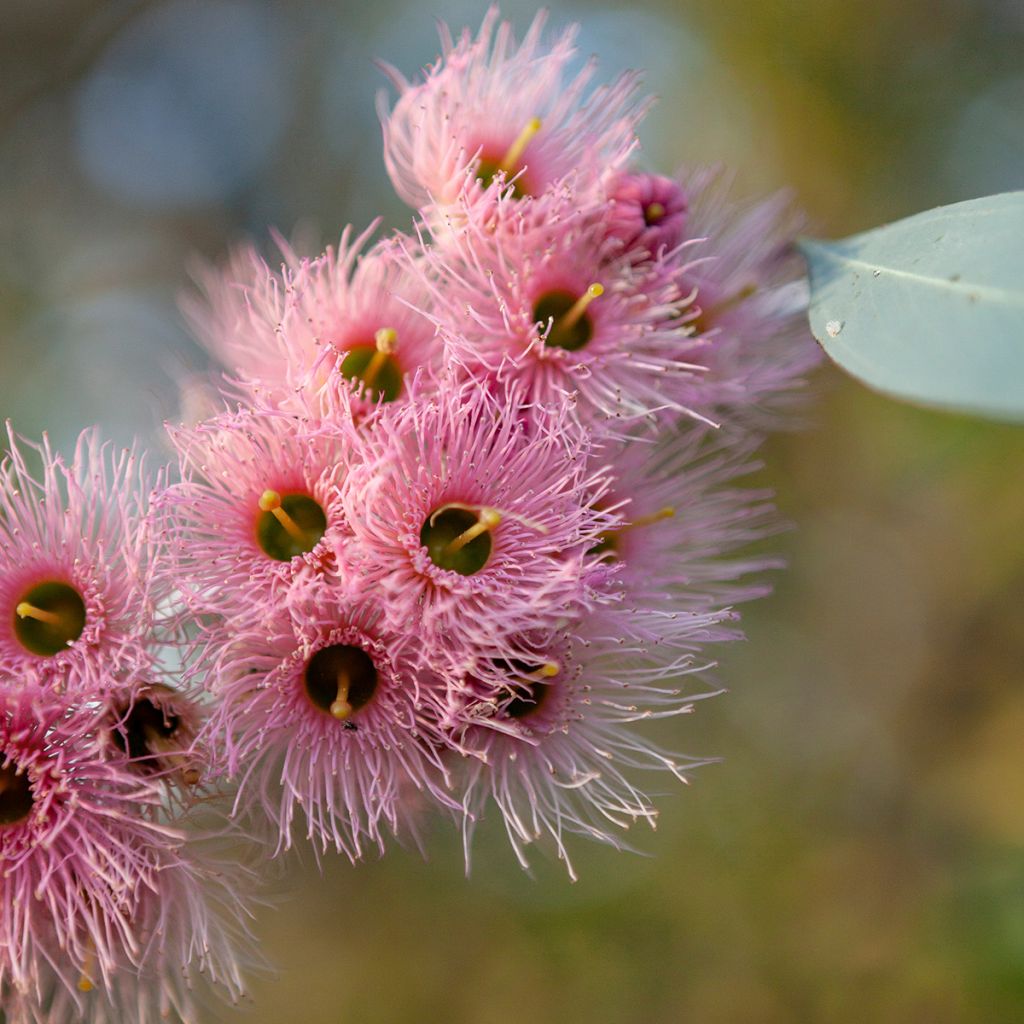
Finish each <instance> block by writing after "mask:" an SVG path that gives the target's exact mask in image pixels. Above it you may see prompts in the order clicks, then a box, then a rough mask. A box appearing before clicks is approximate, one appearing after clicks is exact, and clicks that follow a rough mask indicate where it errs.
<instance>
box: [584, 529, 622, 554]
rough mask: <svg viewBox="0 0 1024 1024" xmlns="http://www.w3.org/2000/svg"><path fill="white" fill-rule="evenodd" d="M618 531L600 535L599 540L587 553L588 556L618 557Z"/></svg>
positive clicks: (609, 531)
mask: <svg viewBox="0 0 1024 1024" xmlns="http://www.w3.org/2000/svg"><path fill="white" fill-rule="evenodd" d="M618 541H619V533H618V530H608V531H607V532H605V533H602V534H601V539H600V540H599V541H598V542H597V543H596V544H595V545H594V546H593V547H592V548H591V549H590V550H589V551H588V552H587V554H590V555H608V556H609V557H610V558H616V557H618Z"/></svg>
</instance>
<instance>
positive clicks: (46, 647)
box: [14, 580, 85, 658]
mask: <svg viewBox="0 0 1024 1024" xmlns="http://www.w3.org/2000/svg"><path fill="white" fill-rule="evenodd" d="M83 629H85V602H84V601H83V600H82V595H81V594H79V592H78V591H77V590H75V588H74V587H72V586H71V585H70V584H68V583H61V582H58V581H56V580H49V581H47V582H46V583H38V584H36V586H34V587H32V588H31V589H30V590H27V591H26V592H25V593H24V594H23V595H22V598H21V600H20V601H19V602H18V604H17V606H16V608H15V610H14V635H15V636H16V637H17V639H18V642H19V643H20V644H21V646H22V647H24V648H25V650H27V651H29V652H30V653H32V654H38V655H40V656H41V657H46V658H48V657H52V656H53V655H54V654H59V653H60V652H61V651H66V650H67V649H68V646H69V645H70V644H73V643H74V642H75V641H76V640H77V639H78V638H79V637H80V636H81V635H82V630H83Z"/></svg>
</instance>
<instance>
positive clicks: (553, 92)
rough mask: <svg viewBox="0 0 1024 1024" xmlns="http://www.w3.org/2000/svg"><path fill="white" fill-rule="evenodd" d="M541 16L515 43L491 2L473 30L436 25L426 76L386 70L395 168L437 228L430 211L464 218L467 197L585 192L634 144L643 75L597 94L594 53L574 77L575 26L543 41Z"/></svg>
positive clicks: (382, 106) (397, 182) (404, 191)
mask: <svg viewBox="0 0 1024 1024" xmlns="http://www.w3.org/2000/svg"><path fill="white" fill-rule="evenodd" d="M546 19H547V16H546V14H545V13H544V12H541V13H540V14H538V15H537V17H536V18H535V19H534V21H533V23H532V24H531V26H530V28H529V30H528V31H527V33H526V35H525V37H524V38H523V41H522V42H521V43H519V44H517V43H516V40H515V38H514V36H513V33H512V27H511V25H510V24H509V23H508V22H499V13H498V9H497V8H496V7H492V8H490V10H489V11H488V12H487V14H486V16H485V17H484V20H483V24H482V26H481V28H480V33H479V35H478V36H477V37H476V38H473V36H472V35H471V33H470V32H469V30H468V29H465V30H464V31H463V32H462V34H461V36H460V37H459V38H458V39H457V40H455V39H453V38H452V36H451V34H450V31H449V29H448V28H447V26H445V25H442V26H441V46H442V55H441V57H440V59H439V60H438V61H437V62H436V63H435V64H434V65H433V66H431V67H429V68H428V69H427V70H426V72H425V73H424V77H423V80H422V81H420V82H417V83H410V82H409V81H407V80H406V79H405V78H404V76H403V75H402V74H401V73H400V72H399V71H397V70H396V69H394V68H392V67H390V66H387V65H385V66H384V67H385V70H386V71H387V72H388V74H389V76H390V78H391V80H392V82H393V83H394V85H395V87H396V88H397V89H398V92H399V97H398V100H397V102H396V103H395V107H394V109H393V110H390V111H389V110H388V106H387V98H386V96H385V95H384V94H382V95H381V96H380V97H379V100H378V110H379V113H380V118H381V123H382V125H383V128H384V160H385V163H386V165H387V169H388V174H389V175H390V176H391V181H392V183H393V184H394V186H395V189H396V190H397V191H398V194H399V195H400V196H401V197H402V198H403V199H404V200H405V201H406V202H407V203H408V204H409V205H410V206H413V207H415V208H417V209H418V210H420V212H421V213H422V212H426V215H427V219H428V220H430V221H431V222H432V223H435V225H436V224H437V218H434V217H433V216H432V215H431V210H436V211H437V212H438V213H440V214H442V215H445V216H447V217H451V216H456V217H458V216H460V214H459V212H458V210H459V207H458V206H456V205H454V204H456V202H457V201H460V200H461V201H462V202H466V203H469V204H471V205H472V204H475V203H477V202H479V201H480V200H481V199H483V198H486V199H488V200H493V199H494V198H495V197H496V196H497V195H499V194H501V193H502V192H505V191H506V190H511V193H512V194H513V195H514V196H517V197H518V196H524V195H530V196H538V195H541V194H543V193H545V192H547V191H549V190H553V189H555V188H556V187H557V186H558V185H559V184H560V183H564V182H566V181H571V182H572V183H573V187H574V188H575V189H576V190H577V191H579V192H585V191H588V190H589V189H592V188H594V187H595V186H596V184H597V182H598V181H599V180H600V177H601V176H602V175H603V174H604V173H606V172H608V171H612V170H614V169H615V168H617V167H619V166H620V165H621V164H622V163H623V162H624V161H625V160H626V159H627V158H628V156H629V154H630V153H631V152H632V150H633V148H634V147H635V146H636V126H637V124H638V122H639V121H640V119H641V118H642V117H643V115H644V113H645V110H646V106H647V103H646V102H645V101H641V100H639V99H638V98H637V85H638V79H637V76H636V75H632V74H627V75H623V76H622V77H621V78H619V79H618V80H617V81H616V82H614V83H613V84H612V85H611V86H604V87H600V88H597V89H593V90H591V89H590V83H591V79H592V78H593V75H594V71H595V63H594V62H593V61H590V62H588V63H587V64H586V65H585V66H584V68H583V70H581V71H580V72H579V73H577V74H576V75H575V76H572V74H571V66H572V64H573V61H574V58H575V54H576V50H575V46H574V40H575V36H576V31H577V30H576V28H575V27H573V28H570V29H568V30H567V31H565V32H564V33H563V34H562V35H561V36H560V37H559V38H558V39H556V40H555V41H554V42H552V43H550V44H546V43H544V42H543V30H544V25H545V22H546Z"/></svg>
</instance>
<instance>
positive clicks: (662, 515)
mask: <svg viewBox="0 0 1024 1024" xmlns="http://www.w3.org/2000/svg"><path fill="white" fill-rule="evenodd" d="M675 514H676V510H675V509H674V508H672V507H671V506H670V505H666V506H665V507H664V508H659V509H658V511H657V512H652V513H651V514H650V515H648V516H639V517H637V518H636V519H634V520H633V521H632V522H631V523H627V524H626V525H625V526H623V527H622V529H623V530H632V529H633V528H634V527H637V526H650V525H651V524H652V523H660V522H661V520H662V519H671V518H672V517H673V516H674V515H675Z"/></svg>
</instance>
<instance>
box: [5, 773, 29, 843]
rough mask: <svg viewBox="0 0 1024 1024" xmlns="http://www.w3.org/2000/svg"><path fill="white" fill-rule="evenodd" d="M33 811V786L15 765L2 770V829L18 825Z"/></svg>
mask: <svg viewBox="0 0 1024 1024" xmlns="http://www.w3.org/2000/svg"><path fill="white" fill-rule="evenodd" d="M31 810H32V785H31V783H30V782H29V781H28V775H26V774H25V773H24V772H21V773H19V772H18V770H17V768H16V767H15V765H13V764H8V765H6V766H5V767H3V768H0V827H3V826H5V825H17V824H18V822H19V821H24V820H25V819H26V818H27V817H28V816H29V813H30V812H31Z"/></svg>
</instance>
